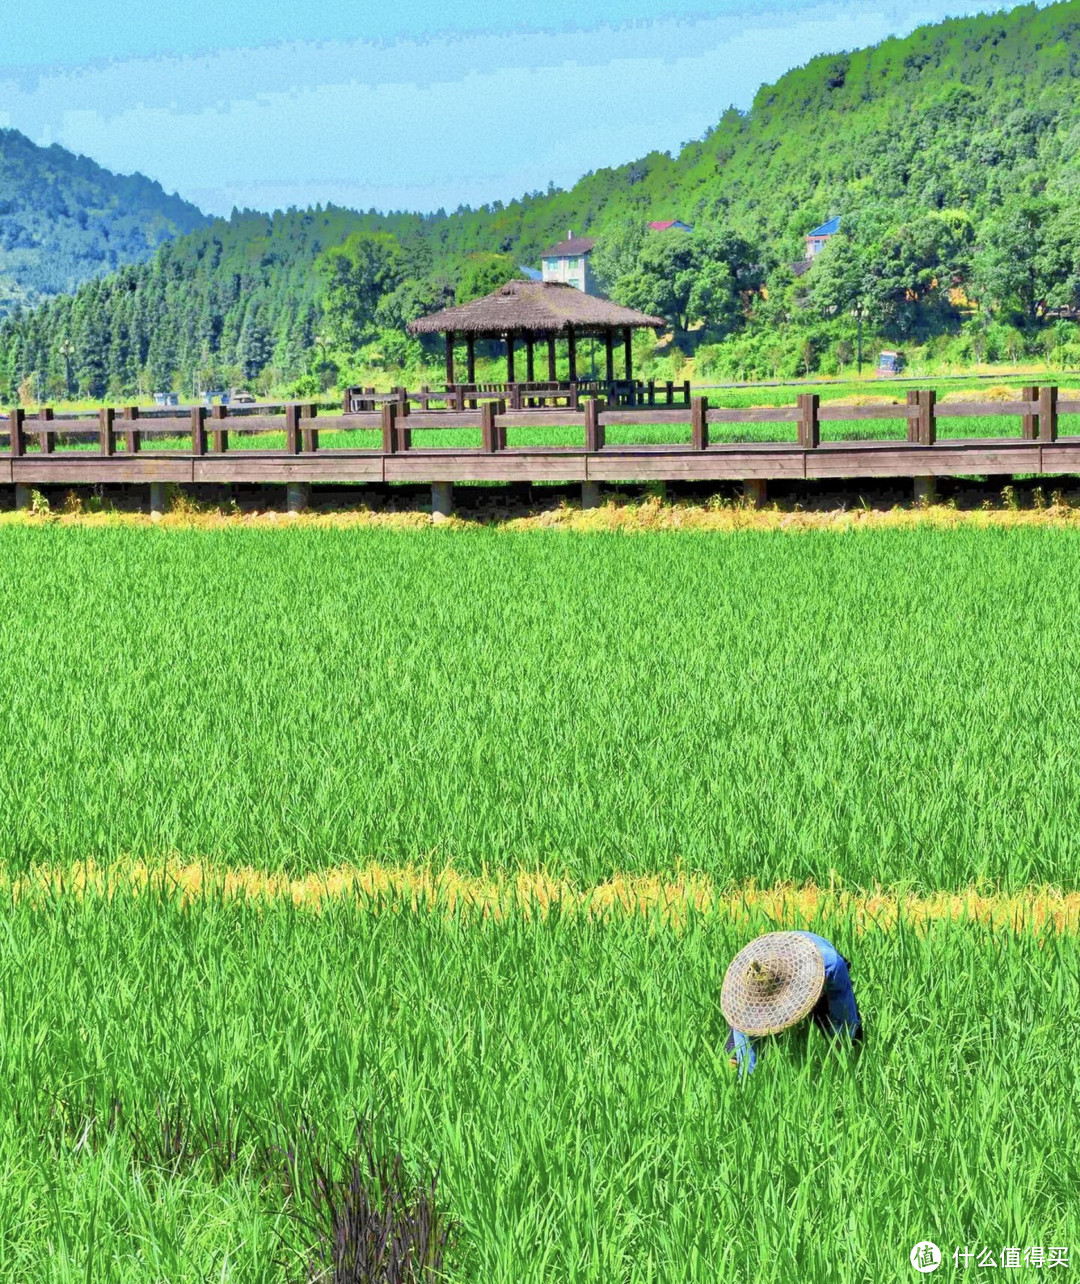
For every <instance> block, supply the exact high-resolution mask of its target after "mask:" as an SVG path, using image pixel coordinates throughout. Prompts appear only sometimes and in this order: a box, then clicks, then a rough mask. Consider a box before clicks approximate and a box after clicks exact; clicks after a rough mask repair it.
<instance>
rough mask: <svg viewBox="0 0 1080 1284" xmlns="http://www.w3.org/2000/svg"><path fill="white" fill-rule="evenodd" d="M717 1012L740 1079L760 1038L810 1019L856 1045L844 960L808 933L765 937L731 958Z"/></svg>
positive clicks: (857, 1024) (858, 1024)
mask: <svg viewBox="0 0 1080 1284" xmlns="http://www.w3.org/2000/svg"><path fill="white" fill-rule="evenodd" d="M720 1008H721V1011H722V1012H723V1014H724V1016H725V1017H726V1018H727V1022H728V1025H729V1026H730V1027H731V1031H730V1033H729V1034H728V1038H727V1042H726V1043H725V1045H724V1047H725V1050H726V1051H728V1052H730V1053H732V1054H733V1055H732V1058H731V1064H732V1066H733V1067H737V1068H738V1071H739V1077H740V1078H742V1076H743V1075H747V1074H750V1072H751V1071H752V1070H753V1069H754V1066H755V1065H756V1064H757V1053H758V1048H759V1046H760V1041H761V1039H762V1038H763V1037H764V1036H765V1035H768V1034H779V1033H780V1031H781V1030H786V1029H788V1028H789V1027H790V1026H793V1025H796V1024H798V1022H800V1021H802V1020H803V1018H804V1017H807V1016H810V1017H812V1018H813V1020H814V1021H815V1023H816V1024H817V1025H818V1026H819V1027H820V1028H821V1029H822V1030H823V1031H824V1032H825V1033H826V1034H827V1035H829V1036H831V1037H833V1038H835V1037H837V1036H840V1035H843V1034H847V1035H850V1037H851V1038H852V1040H861V1038H862V1021H861V1019H860V1017H859V1009H858V1008H857V1007H856V1006H855V994H854V991H853V990H852V988H851V977H850V976H849V975H848V961H847V959H845V958H844V956H843V955H842V954H841V953H840V952H839V951H838V950H836V949H835V948H834V947H833V946H832V945H830V944H829V942H828V941H827V940H825V938H824V937H823V936H815V935H814V933H813V932H767V933H766V934H765V935H764V936H759V937H758V938H757V939H756V940H754V941H751V942H750V944H749V945H747V946H745V947H744V948H743V949H741V950H740V951H739V953H738V954H736V955H735V957H734V959H732V961H731V966H730V967H729V968H728V970H727V972H726V973H725V975H724V984H723V986H722V988H721V990H720Z"/></svg>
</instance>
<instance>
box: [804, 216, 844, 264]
mask: <svg viewBox="0 0 1080 1284" xmlns="http://www.w3.org/2000/svg"><path fill="white" fill-rule="evenodd" d="M839 230H840V218H839V215H838V216H837V217H836V218H831V219H829V221H828V222H827V223H822V225H821V226H820V227H815V228H814V230H813V231H812V232H807V234H806V257H807V258H808V259H812V258H815V257H816V256H817V255H818V254H820V253H821V251H822V250H823V249H824V248H825V244H826V242H827V241H828V239H829V237H830V236H835V235H836V233H837V232H838V231H839Z"/></svg>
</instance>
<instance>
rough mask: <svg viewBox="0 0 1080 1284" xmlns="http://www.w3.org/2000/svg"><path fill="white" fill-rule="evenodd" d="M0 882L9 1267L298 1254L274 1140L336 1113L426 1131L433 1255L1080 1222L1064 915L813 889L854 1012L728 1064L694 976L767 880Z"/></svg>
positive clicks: (593, 1263) (482, 1261)
mask: <svg viewBox="0 0 1080 1284" xmlns="http://www.w3.org/2000/svg"><path fill="white" fill-rule="evenodd" d="M5 899H6V900H7V904H8V908H7V909H6V910H5V915H4V918H5V945H4V952H3V966H2V972H0V1002H2V1004H3V1010H4V1014H5V1018H6V1020H5V1031H6V1033H5V1039H4V1043H3V1047H2V1051H0V1057H2V1058H3V1062H4V1073H3V1074H2V1075H0V1111H2V1112H3V1117H4V1119H5V1120H6V1121H7V1122H6V1124H5V1128H4V1130H3V1133H2V1135H0V1165H2V1168H0V1171H2V1172H3V1180H2V1186H0V1189H2V1190H3V1191H4V1199H3V1201H2V1203H0V1252H2V1253H3V1258H4V1261H5V1263H6V1274H7V1278H11V1279H27V1280H30V1279H33V1280H49V1281H57V1282H58V1284H59V1282H60V1281H64V1282H65V1284H66V1282H67V1281H76V1280H78V1281H80V1284H81V1282H82V1281H84V1280H87V1279H93V1280H105V1281H109V1282H110V1284H112V1282H113V1281H116V1282H117V1284H120V1282H123V1284H128V1282H129V1281H130V1282H131V1284H135V1282H136V1281H139V1282H140V1284H141V1282H142V1281H145V1280H147V1279H167V1280H169V1281H191V1282H192V1284H194V1282H195V1281H203V1280H215V1281H216V1280H219V1279H234V1280H237V1281H240V1280H243V1281H267V1284H269V1282H271V1281H273V1282H274V1284H278V1282H279V1281H282V1282H283V1281H286V1280H300V1279H303V1278H305V1277H304V1274H303V1271H302V1266H303V1263H304V1261H305V1255H306V1254H307V1252H308V1244H309V1237H308V1236H307V1235H306V1234H305V1231H304V1228H303V1226H302V1225H301V1224H300V1222H299V1219H298V1216H297V1209H296V1205H297V1204H298V1202H299V1200H300V1196H299V1193H298V1190H297V1191H293V1192H288V1191H287V1190H286V1189H285V1187H284V1184H283V1182H282V1180H281V1178H280V1176H276V1175H275V1174H274V1172H273V1170H272V1169H271V1170H267V1168H266V1166H265V1163H264V1161H263V1159H262V1158H261V1157H262V1156H263V1155H264V1152H265V1151H266V1150H267V1149H271V1150H272V1149H273V1147H275V1146H277V1147H280V1148H281V1149H282V1150H289V1149H295V1148H297V1147H299V1146H302V1145H303V1137H304V1130H303V1125H302V1123H301V1121H304V1120H307V1121H317V1124H318V1128H319V1131H320V1135H321V1136H325V1137H327V1138H334V1139H335V1140H336V1141H337V1142H339V1143H340V1144H341V1145H342V1146H344V1145H346V1144H347V1143H348V1141H349V1139H350V1137H351V1135H352V1131H353V1129H354V1127H355V1121H356V1118H357V1116H358V1115H359V1116H362V1117H364V1118H367V1119H370V1120H373V1121H374V1132H375V1137H376V1141H377V1143H378V1144H381V1145H385V1146H390V1147H394V1148H397V1149H399V1150H400V1151H401V1153H402V1154H403V1155H404V1157H405V1159H406V1161H407V1162H408V1163H409V1164H410V1166H411V1167H412V1169H413V1171H414V1172H415V1173H417V1174H423V1175H427V1174H429V1173H430V1172H432V1171H434V1169H435V1167H436V1166H438V1168H439V1187H438V1189H439V1195H440V1198H441V1199H442V1200H443V1201H444V1207H445V1209H446V1210H447V1211H448V1212H449V1213H450V1214H451V1215H452V1216H453V1217H454V1219H455V1221H456V1223H457V1233H456V1235H455V1239H454V1244H453V1247H452V1252H451V1255H450V1259H449V1261H448V1266H449V1268H450V1269H449V1278H451V1279H454V1280H460V1281H484V1282H485V1284H533V1282H534V1281H535V1282H536V1284H541V1282H543V1284H546V1282H547V1281H551V1280H582V1281H597V1282H599V1281H604V1282H605V1284H606V1282H607V1281H620V1282H622V1281H625V1282H626V1284H638V1282H639V1281H642V1282H644V1281H665V1282H666V1281H676V1280H679V1281H701V1282H702V1284H705V1282H709V1284H711V1281H714V1280H716V1279H720V1278H730V1279H735V1280H748V1279H754V1280H762V1281H776V1282H777V1284H780V1282H786V1281H790V1280H794V1279H798V1280H815V1281H816V1280H837V1281H856V1280H869V1279H873V1280H886V1279H900V1278H907V1277H908V1272H909V1271H910V1267H909V1265H908V1254H909V1252H910V1250H911V1247H912V1245H913V1244H914V1243H916V1242H917V1241H919V1240H923V1239H932V1240H934V1242H936V1243H938V1244H939V1245H941V1246H942V1247H944V1248H945V1250H946V1252H948V1253H949V1254H951V1252H952V1248H953V1247H954V1246H955V1247H960V1246H969V1245H970V1246H978V1247H982V1246H989V1247H991V1248H992V1251H993V1253H994V1255H995V1257H997V1256H998V1255H999V1254H1000V1253H1001V1250H1002V1248H1003V1247H1005V1246H1016V1247H1019V1248H1021V1249H1022V1248H1023V1247H1026V1246H1028V1245H1041V1246H1049V1245H1069V1244H1070V1242H1071V1243H1073V1244H1075V1243H1076V1239H1077V1231H1078V1230H1080V1224H1078V1223H1080V1218H1078V1214H1077V1208H1076V1201H1075V1191H1076V1184H1077V1180H1078V1177H1080V1174H1078V1172H1077V1159H1076V1156H1077V1154H1078V1153H1080V1146H1078V1143H1080V1136H1078V1124H1077V1120H1076V1114H1075V1112H1074V1111H1073V1110H1072V1109H1071V1108H1070V1107H1071V1103H1072V1102H1073V1101H1074V1100H1075V1096H1076V1092H1077V1090H1078V1086H1080V1085H1078V1084H1077V1064H1078V1060H1077V1052H1078V1048H1077V1040H1078V1035H1077V1030H1078V1029H1080V998H1078V995H1080V988H1078V984H1077V982H1078V980H1080V938H1078V937H1077V936H1076V935H1075V933H1072V932H1069V933H1059V932H1057V931H1056V930H1055V929H1054V928H1052V927H1048V928H1044V929H1043V930H1042V931H1040V932H1037V931H1035V930H1033V929H1032V928H1030V927H1029V928H1025V927H1023V926H1022V925H1018V926H1017V927H1015V928H1004V929H995V928H992V927H990V926H987V925H985V924H978V923H974V922H964V921H956V922H932V923H929V924H928V925H926V926H924V927H923V928H921V929H918V928H916V927H914V926H911V925H909V924H907V923H906V922H905V921H903V920H901V921H900V922H897V923H894V924H893V925H892V926H891V927H890V928H881V927H874V926H870V927H868V928H866V929H865V930H862V931H856V930H855V929H854V925H853V920H852V919H851V918H850V916H847V915H845V914H842V913H841V914H837V915H827V914H826V915H818V916H817V917H815V918H814V919H812V920H811V922H812V923H813V925H814V926H815V928H816V929H817V930H820V931H824V932H826V933H827V934H828V935H829V936H830V937H831V938H832V939H834V940H835V941H836V943H837V944H838V946H839V947H840V948H842V949H843V950H844V951H845V952H846V953H848V955H849V957H852V958H853V959H854V960H855V966H854V972H853V976H854V979H855V983H856V986H857V988H858V993H859V998H860V1003H861V1005H862V1007H863V1010H864V1013H865V1016H866V1020H867V1022H868V1027H869V1030H870V1035H869V1040H868V1042H867V1044H866V1045H865V1046H864V1048H863V1049H862V1050H861V1052H860V1053H858V1054H848V1053H837V1052H831V1051H830V1050H829V1049H828V1048H827V1047H826V1046H825V1045H824V1043H823V1042H822V1040H821V1039H820V1037H819V1036H818V1035H817V1034H816V1032H814V1031H810V1032H809V1037H806V1036H803V1037H802V1038H800V1037H799V1035H797V1034H796V1035H794V1036H789V1037H788V1038H787V1043H788V1045H789V1046H787V1047H783V1046H780V1047H776V1048H774V1049H772V1050H771V1051H770V1053H769V1057H768V1059H767V1060H763V1061H762V1063H761V1066H760V1067H759V1070H758V1072H757V1073H756V1074H755V1075H753V1076H752V1077H751V1078H750V1079H749V1080H747V1081H746V1082H745V1083H739V1081H738V1080H737V1079H736V1077H735V1076H734V1074H733V1073H732V1071H731V1070H730V1068H729V1066H728V1065H727V1060H726V1058H725V1056H724V1055H723V1053H722V1052H721V1051H720V1047H721V1044H722V1041H723V1038H724V1035H725V1033H726V1028H725V1027H724V1026H723V1023H722V1018H721V1017H720V1014H719V1012H718V1008H717V1004H716V995H717V993H718V991H719V985H720V980H721V977H722V973H723V968H724V965H725V963H726V960H727V959H728V958H730V957H731V955H732V954H733V953H734V952H735V951H736V950H737V948H738V947H739V945H740V944H741V943H742V942H743V941H744V940H745V939H747V937H748V936H750V935H753V934H754V933H755V932H756V931H758V930H764V929H766V928H768V927H770V926H772V922H771V921H770V920H768V919H766V918H764V917H763V916H760V915H755V914H751V915H750V916H749V917H748V918H746V919H744V920H742V921H739V922H733V921H732V920H730V919H728V918H726V917H724V916H721V915H718V914H716V913H700V912H697V911H693V912H691V913H690V914H689V915H688V917H686V918H685V919H684V921H683V922H682V924H681V925H680V926H679V927H677V928H676V927H674V926H672V925H671V924H670V923H667V922H665V921H663V920H662V919H659V918H657V917H656V916H655V915H646V916H635V915H615V916H608V917H607V918H605V919H603V920H599V921H598V920H590V919H589V918H588V917H586V916H581V915H572V914H563V913H560V912H558V911H556V912H553V913H549V914H547V915H546V916H539V915H534V916H532V917H527V916H526V915H524V914H523V913H509V914H507V915H506V916H505V917H503V918H502V919H501V921H495V920H494V919H492V918H484V917H482V916H481V917H475V916H474V917H464V916H463V915H462V913H461V912H460V909H458V910H453V909H450V908H448V907H443V908H439V907H438V906H436V907H435V908H426V909H420V910H416V909H414V908H413V907H412V905H411V904H410V902H409V901H408V900H407V899H402V898H400V897H398V898H394V897H390V898H386V899H383V900H381V901H378V902H371V901H366V902H365V901H362V900H357V899H353V898H347V897H343V898H333V899H331V900H329V901H327V902H325V903H324V904H323V906H322V908H321V910H320V912H319V913H318V914H315V913H312V912H311V911H310V910H309V909H306V908H303V907H298V906H297V905H295V904H294V903H293V901H292V900H291V898H287V897H276V898H270V897H260V898H259V899H257V900H256V901H252V902H249V901H244V900H238V899H234V898H227V897H225V896H222V895H216V896H215V895H211V896H207V897H204V898H202V899H201V900H199V901H198V902H197V903H191V904H189V905H188V906H187V907H186V908H185V907H184V905H183V904H182V902H181V900H180V898H179V897H178V896H176V895H170V894H169V893H168V892H166V891H161V890H159V891H158V892H156V893H154V894H147V893H146V892H145V891H144V893H143V894H141V895H138V896H135V895H132V894H131V892H130V890H128V889H127V888H126V887H125V885H124V884H123V883H121V885H120V886H118V887H116V888H114V889H113V892H112V895H111V896H105V895H103V894H101V893H99V892H95V891H89V892H87V893H86V894H84V895H82V896H79V895H74V894H63V895H61V894H48V893H42V894H38V895H22V896H20V897H19V898H18V899H14V898H12V897H10V896H7V897H6V898H5ZM395 909H396V912H395ZM163 1122H164V1123H165V1124H166V1125H167V1127H165V1128H164V1129H163V1127H162V1124H163ZM222 1138H225V1139H227V1145H226V1146H223V1145H222V1144H221V1139H222ZM948 1265H949V1267H950V1268H951V1266H952V1263H951V1261H950V1262H949V1263H948Z"/></svg>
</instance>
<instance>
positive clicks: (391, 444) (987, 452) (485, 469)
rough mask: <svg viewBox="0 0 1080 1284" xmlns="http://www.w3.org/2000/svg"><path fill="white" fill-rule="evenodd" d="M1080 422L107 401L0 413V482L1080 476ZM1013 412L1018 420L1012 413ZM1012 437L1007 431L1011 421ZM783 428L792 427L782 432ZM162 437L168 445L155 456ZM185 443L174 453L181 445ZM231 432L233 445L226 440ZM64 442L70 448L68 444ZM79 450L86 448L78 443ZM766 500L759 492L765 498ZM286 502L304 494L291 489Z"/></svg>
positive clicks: (821, 412) (929, 396)
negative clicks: (138, 405)
mask: <svg viewBox="0 0 1080 1284" xmlns="http://www.w3.org/2000/svg"><path fill="white" fill-rule="evenodd" d="M1061 414H1078V415H1080V400H1077V401H1064V400H1061V401H1059V399H1058V394H1057V389H1056V388H1053V387H1044V388H1025V389H1024V390H1023V393H1022V399H1021V400H1019V401H1013V402H1001V401H987V402H976V401H972V402H953V403H946V404H941V405H939V404H938V403H937V400H936V396H935V394H934V393H933V392H932V391H929V390H919V391H913V392H911V393H909V394H908V400H907V403H906V404H903V405H861V406H829V405H824V406H823V405H821V404H820V402H819V400H818V397H817V396H816V395H815V394H802V395H800V396H799V398H798V403H797V404H796V405H795V406H779V407H764V408H752V409H725V408H709V407H708V406H707V404H706V402H705V399H704V398H701V397H695V398H693V399H692V401H691V404H690V406H689V407H688V408H678V409H668V408H663V409H638V410H625V409H620V410H605V408H604V407H603V405H602V403H600V402H598V401H595V400H591V401H586V402H585V403H583V406H582V409H581V410H578V411H574V410H570V409H557V410H556V409H547V408H536V409H532V410H510V411H507V410H506V408H505V403H504V402H501V401H495V400H488V401H482V402H480V404H479V406H478V408H477V409H475V410H412V409H411V407H410V405H409V403H408V401H401V400H397V401H390V400H386V401H384V402H383V404H382V405H381V407H380V408H379V409H378V410H372V411H362V412H358V413H353V414H339V415H318V414H316V412H315V408H314V407H312V406H306V405H289V406H285V407H282V410H281V412H279V413H276V414H273V413H271V414H268V413H265V411H263V410H258V411H256V412H254V413H244V412H236V411H234V412H233V413H232V414H226V413H224V412H223V410H222V408H220V407H215V408H214V411H213V414H212V415H211V414H210V413H209V412H207V411H206V410H204V409H202V408H195V409H193V410H191V411H189V412H186V413H183V414H178V413H177V412H176V411H172V412H165V413H163V414H146V413H145V412H144V413H143V414H142V415H140V414H139V412H138V411H137V410H135V409H134V408H129V409H128V410H127V411H125V412H122V413H118V412H115V411H113V410H110V409H105V410H102V411H100V412H98V414H97V415H96V416H94V417H92V418H87V417H85V416H84V417H75V416H68V417H64V418H61V417H55V416H54V415H53V414H52V413H51V412H50V411H47V410H45V411H42V412H40V414H38V415H37V416H34V417H31V416H28V415H27V414H25V413H24V412H22V411H14V412H12V414H11V415H10V416H9V417H8V418H7V419H4V418H0V442H2V443H3V444H5V445H6V446H7V451H6V453H5V454H3V455H0V484H5V483H6V484H8V485H12V484H14V485H15V486H16V487H17V488H19V492H18V496H17V500H18V502H25V500H26V493H25V492H26V488H29V487H34V486H42V485H73V486H78V485H90V484H98V483H121V484H140V483H142V484H147V483H149V484H151V485H154V484H156V483H166V482H172V483H177V484H181V485H183V484H197V483H222V484H227V483H232V482H254V483H260V482H264V483H265V482H269V483H285V484H287V485H289V486H291V487H294V488H296V487H306V486H308V485H310V484H311V483H313V482H335V483H346V484H347V483H363V484H370V483H391V482H413V483H425V484H426V483H431V484H432V485H438V486H446V485H447V484H453V483H455V482H462V483H465V482H533V481H536V482H539V481H558V482H569V483H575V482H578V483H582V484H583V485H584V486H586V487H589V486H592V485H595V484H598V483H601V482H627V483H633V482H656V481H664V482H666V481H675V482H677V481H696V482H701V481H743V482H746V483H760V482H767V481H769V480H783V481H802V480H808V481H809V480H814V479H826V478H828V479H844V478H851V479H858V478H864V477H872V478H890V477H897V478H901V477H912V478H921V479H933V478H936V477H947V476H958V475H976V476H978V475H993V476H1002V475H1008V474H1018V473H1019V474H1047V475H1049V474H1068V473H1075V474H1080V436H1074V437H1062V436H1059V435H1058V416H1059V415H1061ZM977 416H978V417H988V416H993V417H996V418H1000V419H1001V420H1002V429H1003V430H1004V431H1003V435H1002V436H1000V437H972V438H951V437H950V438H948V439H944V440H941V441H939V440H938V437H937V425H938V423H939V422H940V421H941V420H944V419H950V418H965V417H966V418H972V417H977ZM881 420H886V421H887V420H894V421H897V422H896V424H895V428H896V434H895V437H894V438H890V439H886V440H849V441H844V440H838V441H826V442H823V441H821V433H820V426H821V424H822V423H830V422H846V423H859V422H868V421H881ZM1010 421H1011V422H1010ZM770 423H775V424H790V425H794V428H795V435H796V439H795V440H794V441H764V442H752V443H746V442H742V443H734V442H724V441H722V440H711V439H710V437H711V436H713V437H717V438H718V437H720V436H721V434H722V433H723V431H724V430H725V428H726V427H727V426H728V425H740V424H743V425H745V424H770ZM635 424H636V425H643V424H648V425H653V424H663V425H672V426H674V425H680V426H682V427H683V428H684V429H685V440H684V441H682V442H675V443H671V444H663V445H608V444H607V442H606V431H607V429H608V428H610V427H613V426H620V427H623V426H627V425H635ZM521 427H529V428H532V429H538V428H545V427H551V428H558V429H562V430H564V431H565V429H566V428H568V427H572V428H575V429H577V430H578V431H579V432H580V433H581V444H580V445H549V446H544V445H540V446H515V447H508V446H507V430H508V429H514V428H521ZM1010 428H1011V429H1012V434H1011V435H1008V430H1009V429H1010ZM419 429H458V430H461V429H473V430H475V431H476V432H477V433H478V437H479V444H478V445H477V446H476V447H474V448H468V449H466V448H462V447H460V446H450V447H433V446H423V447H420V446H413V444H412V434H413V432H414V431H416V430H419ZM355 430H366V431H368V432H369V433H370V432H371V430H377V431H378V432H379V434H380V444H379V445H378V446H377V447H368V448H359V447H358V448H355V449H352V448H343V447H340V446H334V447H326V446H321V445H320V435H322V434H325V433H326V432H327V431H332V432H335V433H342V432H350V431H355ZM788 431H790V429H789V430H788ZM266 433H277V434H279V435H280V434H283V435H284V438H285V445H284V447H283V448H279V449H258V448H256V449H251V448H248V447H244V448H237V446H236V444H235V436H236V435H237V434H243V435H245V436H252V437H257V436H259V435H264V434H266ZM155 438H157V439H161V438H168V439H169V440H170V446H171V448H170V449H155V448H154V440H155ZM177 438H181V439H182V440H183V443H184V445H183V448H181V449H177V448H176V445H175V443H176V440H177ZM230 438H233V441H232V444H230ZM73 443H75V444H74V445H73ZM79 446H81V448H79ZM758 493H759V494H760V491H759V492H758ZM290 500H291V502H292V501H293V500H296V501H297V502H299V503H301V504H302V502H303V501H304V493H303V491H302V490H294V492H293V494H292V495H291V497H290Z"/></svg>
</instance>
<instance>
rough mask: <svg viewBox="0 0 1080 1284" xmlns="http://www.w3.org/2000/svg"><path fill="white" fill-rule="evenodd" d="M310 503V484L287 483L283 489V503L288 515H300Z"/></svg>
mask: <svg viewBox="0 0 1080 1284" xmlns="http://www.w3.org/2000/svg"><path fill="white" fill-rule="evenodd" d="M310 501H311V483H310V482H289V483H288V484H287V485H286V487H285V502H286V504H287V505H288V509H289V512H290V513H302V512H303V511H304V509H305V508H307V506H308V504H309V503H310Z"/></svg>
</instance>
